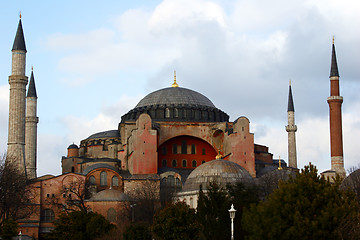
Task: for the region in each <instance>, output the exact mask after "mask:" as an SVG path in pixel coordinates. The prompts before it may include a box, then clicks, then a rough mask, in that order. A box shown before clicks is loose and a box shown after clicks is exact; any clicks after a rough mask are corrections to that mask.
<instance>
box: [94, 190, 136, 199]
mask: <svg viewBox="0 0 360 240" xmlns="http://www.w3.org/2000/svg"><path fill="white" fill-rule="evenodd" d="M89 201H91V202H97V201H121V202H124V201H129V197H128V196H127V195H126V194H125V193H123V192H122V191H120V190H115V189H106V190H102V191H100V192H98V193H96V194H95V195H94V196H92V197H91V198H90V199H89Z"/></svg>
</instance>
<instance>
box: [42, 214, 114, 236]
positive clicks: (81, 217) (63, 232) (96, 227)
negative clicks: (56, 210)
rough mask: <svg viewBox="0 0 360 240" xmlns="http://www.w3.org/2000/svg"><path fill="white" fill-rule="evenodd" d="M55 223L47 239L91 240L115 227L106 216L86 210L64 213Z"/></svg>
mask: <svg viewBox="0 0 360 240" xmlns="http://www.w3.org/2000/svg"><path fill="white" fill-rule="evenodd" d="M54 225H55V229H54V230H53V231H51V232H50V234H48V236H47V237H46V238H47V239H58V240H66V239H77V240H91V239H94V238H96V237H100V236H102V235H104V234H106V233H107V232H109V231H110V230H111V229H113V228H114V227H115V226H114V225H112V224H110V222H109V221H108V220H106V219H105V218H104V216H102V215H100V214H98V213H94V212H88V213H87V212H85V211H73V212H70V213H63V214H61V215H60V217H59V219H57V220H56V221H55V222H54Z"/></svg>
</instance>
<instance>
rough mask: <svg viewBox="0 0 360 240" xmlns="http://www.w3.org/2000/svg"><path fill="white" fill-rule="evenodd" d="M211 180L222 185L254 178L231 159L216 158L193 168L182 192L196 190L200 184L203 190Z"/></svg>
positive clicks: (248, 182) (252, 180)
mask: <svg viewBox="0 0 360 240" xmlns="http://www.w3.org/2000/svg"><path fill="white" fill-rule="evenodd" d="M212 181H216V182H217V183H218V184H220V185H221V186H223V187H225V186H226V185H227V184H234V183H236V182H243V183H244V184H253V183H254V179H253V178H252V177H251V175H250V174H249V172H248V171H246V169H244V168H243V167H241V166H240V165H238V164H236V163H234V162H231V161H227V160H223V159H217V160H212V161H210V162H207V163H204V164H202V165H200V166H199V167H197V168H195V169H194V171H192V172H191V174H190V175H189V177H188V178H187V179H186V182H185V184H184V187H183V192H187V191H198V190H199V188H200V185H201V186H202V189H203V190H205V189H206V188H207V185H208V184H209V183H210V182H212Z"/></svg>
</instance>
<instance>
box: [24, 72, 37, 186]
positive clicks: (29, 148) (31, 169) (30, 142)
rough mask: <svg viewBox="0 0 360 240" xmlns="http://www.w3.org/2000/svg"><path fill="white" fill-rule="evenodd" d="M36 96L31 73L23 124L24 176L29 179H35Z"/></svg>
mask: <svg viewBox="0 0 360 240" xmlns="http://www.w3.org/2000/svg"><path fill="white" fill-rule="evenodd" d="M36 110H37V95H36V88H35V79H34V72H33V71H31V77H30V82H29V88H28V93H27V96H26V122H25V163H26V174H27V177H28V178H29V179H33V178H36V150H37V123H38V122H39V118H38V117H37V116H36V112H37V111H36Z"/></svg>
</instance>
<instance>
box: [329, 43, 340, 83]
mask: <svg viewBox="0 0 360 240" xmlns="http://www.w3.org/2000/svg"><path fill="white" fill-rule="evenodd" d="M334 42H335V39H334V37H333V43H332V55H331V68H330V77H339V70H338V66H337V61H336V52H335V43H334Z"/></svg>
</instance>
